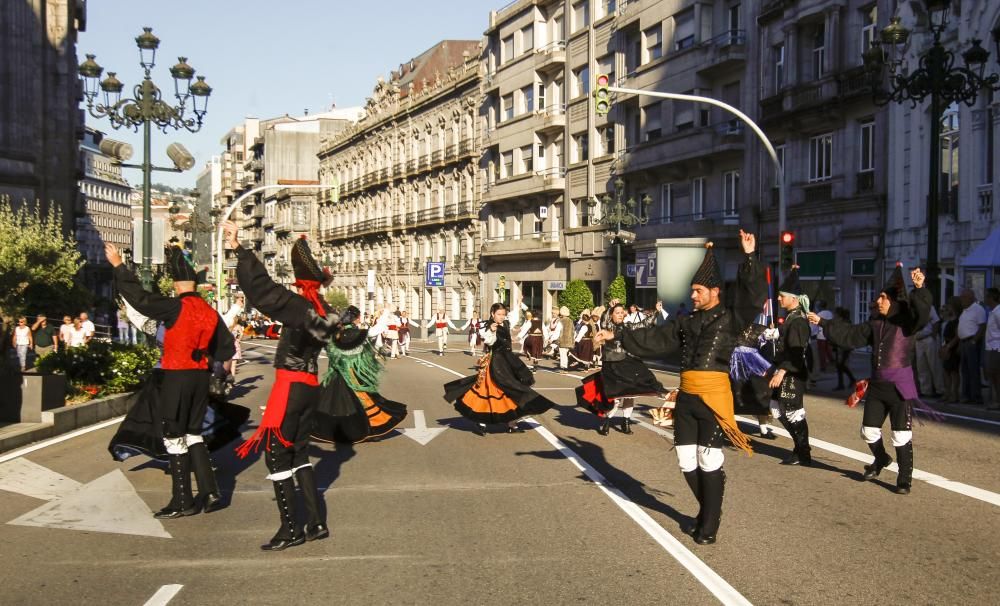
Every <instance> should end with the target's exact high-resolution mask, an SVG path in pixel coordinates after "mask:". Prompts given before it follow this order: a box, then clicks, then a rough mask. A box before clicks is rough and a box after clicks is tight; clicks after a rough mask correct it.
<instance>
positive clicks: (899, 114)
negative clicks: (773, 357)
mask: <svg viewBox="0 0 1000 606" xmlns="http://www.w3.org/2000/svg"><path fill="white" fill-rule="evenodd" d="M959 9H960V10H959ZM899 14H900V17H901V18H902V23H903V25H904V26H906V27H907V28H909V29H910V30H912V32H913V33H912V35H911V38H910V39H911V43H910V45H909V51H908V53H907V55H906V61H907V63H908V64H909V65H911V66H912V65H915V64H916V62H917V60H918V59H917V57H918V56H919V54H921V53H924V52H925V51H926V50H927V49H928V47H929V46H930V43H931V37H930V35H929V34H928V33H927V27H926V22H927V16H926V15H924V14H921V15H917V14H914V12H913V8H912V7H910V6H909V5H905V6H902V5H901V6H900V11H899ZM998 26H1000V4H998V3H996V2H988V1H984V0H974V1H970V2H962V3H961V6H960V7H958V6H957V5H956V4H955V3H953V4H952V9H951V17H950V19H949V29H948V30H947V31H945V33H944V35H943V38H942V44H944V45H945V47H946V48H948V49H949V50H952V51H954V52H955V53H956V58H955V63H956V65H960V64H961V63H962V60H961V59H960V58H959V57H958V55H959V53H961V52H964V51H965V50H966V49H967V48H969V41H970V40H973V39H976V40H981V41H982V45H983V47H984V48H986V49H987V50H988V51H990V57H989V60H988V62H987V64H986V66H985V73H986V74H989V73H996V72H1000V64H998V63H997V61H996V59H997V56H996V49H995V47H994V45H993V39H992V37H991V31H992V30H993V29H994V28H996V27H998ZM888 110H889V111H888V117H887V120H886V122H887V129H888V131H889V149H892V150H894V151H895V152H896V153H894V154H893V155H892V156H891V157H890V158H889V172H890V179H891V180H890V184H889V188H888V194H889V196H888V205H887V217H886V227H885V251H886V260H887V262H889V263H891V262H892V261H894V260H895V259H900V260H902V261H903V262H904V263H905V264H906V265H907V266H914V265H918V264H921V265H922V264H923V263H925V262H926V255H927V224H928V223H927V218H928V217H927V195H928V188H929V171H930V152H929V150H930V147H931V142H930V140H929V137H930V99H929V98H928V99H927V100H926V101H925V102H924V103H918V104H917V105H916V106H915V107H911V106H910V105H909V104H903V105H897V104H893V105H891V106H890V107H889V108H888ZM998 140H1000V94H998V93H992V94H991V93H990V91H989V90H981V91H980V92H979V97H978V99H977V100H976V103H975V104H974V105H973V106H971V107H970V106H967V105H965V104H964V103H958V104H954V105H952V106H950V107H948V108H946V109H945V111H944V115H943V117H942V120H941V134H940V140H939V142H938V149H939V150H940V159H941V163H940V170H941V172H940V176H939V186H940V192H939V195H938V199H939V219H938V235H939V237H938V242H939V248H938V261H939V264H940V266H941V277H942V281H941V287H942V288H941V290H942V301H941V302H943V301H944V300H945V297H947V296H948V295H950V294H958V292H959V291H960V290H961V289H962V288H963V287H969V288H972V290H973V292H975V293H976V296H977V297H978V298H979V300H982V299H983V298H984V296H985V288H987V287H990V286H1000V268H996V267H991V266H982V265H971V266H970V265H966V257H967V256H969V255H970V253H972V252H973V251H974V250H975V249H976V248H977V247H978V246H979V245H980V244H982V243H983V242H984V240H985V239H986V238H987V237H989V235H990V234H991V233H993V232H994V231H996V230H997V228H998V227H1000V210H998V209H997V208H996V201H997V200H998V199H1000V179H998V178H997V176H998V175H1000V157H998V154H997V141H998Z"/></svg>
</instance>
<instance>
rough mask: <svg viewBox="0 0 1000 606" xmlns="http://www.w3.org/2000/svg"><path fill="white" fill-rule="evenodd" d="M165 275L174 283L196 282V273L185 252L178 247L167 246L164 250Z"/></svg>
mask: <svg viewBox="0 0 1000 606" xmlns="http://www.w3.org/2000/svg"><path fill="white" fill-rule="evenodd" d="M164 252H165V256H166V259H165V261H166V265H167V273H168V274H169V275H170V279H171V280H173V281H174V282H195V283H197V282H198V272H196V271H195V269H194V265H193V264H192V263H191V260H190V259H189V258H188V256H187V253H186V251H185V250H184V249H183V248H181V247H180V246H168V247H167V248H166V249H165V251H164Z"/></svg>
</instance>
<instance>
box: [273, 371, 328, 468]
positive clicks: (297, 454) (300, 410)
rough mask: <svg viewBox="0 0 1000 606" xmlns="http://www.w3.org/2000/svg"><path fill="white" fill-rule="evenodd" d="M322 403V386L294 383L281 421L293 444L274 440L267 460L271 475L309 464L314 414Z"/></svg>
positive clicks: (283, 429) (287, 437)
mask: <svg viewBox="0 0 1000 606" xmlns="http://www.w3.org/2000/svg"><path fill="white" fill-rule="evenodd" d="M318 401H319V387H313V386H311V385H306V384H304V383H293V384H292V385H291V387H290V388H289V390H288V405H287V407H286V408H285V418H284V420H282V421H281V435H282V436H284V438H285V439H286V440H288V441H289V442H291V443H292V445H291V446H285V445H283V444H282V443H281V442H280V441H278V439H277V438H272V439H271V444H269V445H268V446H270V448H269V449H268V450H266V451H265V456H264V461H265V463H266V464H267V470H268V471H270V472H271V473H279V472H282V471H291V470H293V469H296V468H298V467H301V466H303V465H308V464H309V434H310V433H311V432H312V425H313V416H312V415H313V411H314V410H316V403H317V402H318Z"/></svg>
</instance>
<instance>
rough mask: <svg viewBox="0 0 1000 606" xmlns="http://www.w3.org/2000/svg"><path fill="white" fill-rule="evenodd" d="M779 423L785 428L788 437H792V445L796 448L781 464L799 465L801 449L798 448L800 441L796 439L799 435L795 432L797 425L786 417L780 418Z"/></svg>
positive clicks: (793, 448)
mask: <svg viewBox="0 0 1000 606" xmlns="http://www.w3.org/2000/svg"><path fill="white" fill-rule="evenodd" d="M778 422H780V423H781V426H782V427H784V428H785V431H787V432H788V435H790V436H792V443H793V444H794V446H793V447H792V453H791V454H790V455H788V456H787V457H785V458H784V459H782V460H781V464H782V465H798V464H799V463H800V462H801V461H800V460H799V448H798V447H799V439H798V438H797V437H796V436H797V434H798V432H797V431H796V430H795V425H796V424H795V423H792V422H791V421H789V420H788V419H786V418H785V415H781V416H779V417H778Z"/></svg>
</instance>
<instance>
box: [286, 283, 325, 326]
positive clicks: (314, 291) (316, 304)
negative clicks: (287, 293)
mask: <svg viewBox="0 0 1000 606" xmlns="http://www.w3.org/2000/svg"><path fill="white" fill-rule="evenodd" d="M292 286H294V287H296V288H298V289H300V290H301V291H302V293H301V294H302V297H303V298H305V299H306V300H307V301H309V302H310V303H312V305H313V308H314V309H315V310H316V313H318V314H319V315H320V317H323V318H325V317H326V308H325V307H323V302H322V300H321V299H320V297H319V286H320V284H319V282H317V281H316V280H296V281H295V283H294V284H293V285H292Z"/></svg>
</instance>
